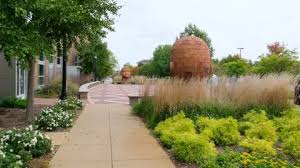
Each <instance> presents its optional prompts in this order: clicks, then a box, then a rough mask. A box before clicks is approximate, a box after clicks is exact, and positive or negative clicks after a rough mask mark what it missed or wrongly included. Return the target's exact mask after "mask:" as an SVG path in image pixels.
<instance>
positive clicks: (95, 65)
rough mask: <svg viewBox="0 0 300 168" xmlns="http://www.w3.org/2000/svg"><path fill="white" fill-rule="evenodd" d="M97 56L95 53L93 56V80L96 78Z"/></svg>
mask: <svg viewBox="0 0 300 168" xmlns="http://www.w3.org/2000/svg"><path fill="white" fill-rule="evenodd" d="M96 63H97V56H96V55H95V56H94V81H96V80H97V76H96V73H97V64H96Z"/></svg>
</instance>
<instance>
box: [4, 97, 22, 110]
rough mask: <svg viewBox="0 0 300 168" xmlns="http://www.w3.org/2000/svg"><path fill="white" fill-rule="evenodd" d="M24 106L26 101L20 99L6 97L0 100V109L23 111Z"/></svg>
mask: <svg viewBox="0 0 300 168" xmlns="http://www.w3.org/2000/svg"><path fill="white" fill-rule="evenodd" d="M26 106H27V101H26V99H21V98H16V97H6V98H4V99H2V100H0V107H5V108H20V109H25V108H26Z"/></svg>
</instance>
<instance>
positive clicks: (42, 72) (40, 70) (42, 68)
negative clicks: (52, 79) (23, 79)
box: [39, 65, 45, 76]
mask: <svg viewBox="0 0 300 168" xmlns="http://www.w3.org/2000/svg"><path fill="white" fill-rule="evenodd" d="M44 71H45V70H44V65H39V76H44V75H45V74H44Z"/></svg>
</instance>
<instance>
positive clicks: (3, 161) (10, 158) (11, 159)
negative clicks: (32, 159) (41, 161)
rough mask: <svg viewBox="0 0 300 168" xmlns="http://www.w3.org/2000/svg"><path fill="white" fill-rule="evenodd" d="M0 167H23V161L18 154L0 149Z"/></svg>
mask: <svg viewBox="0 0 300 168" xmlns="http://www.w3.org/2000/svg"><path fill="white" fill-rule="evenodd" d="M0 167H3V168H23V167H24V163H23V161H22V160H21V158H20V157H19V156H17V155H15V154H12V153H6V152H4V151H2V150H0Z"/></svg>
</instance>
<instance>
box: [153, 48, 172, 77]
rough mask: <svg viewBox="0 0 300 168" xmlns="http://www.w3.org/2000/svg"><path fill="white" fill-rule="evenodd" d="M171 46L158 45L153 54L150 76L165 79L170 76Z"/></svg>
mask: <svg viewBox="0 0 300 168" xmlns="http://www.w3.org/2000/svg"><path fill="white" fill-rule="evenodd" d="M171 49H172V46H171V45H160V46H158V47H157V48H156V49H155V51H154V52H153V60H152V62H151V64H152V66H153V68H152V69H153V74H152V76H158V77H165V76H170V58H171Z"/></svg>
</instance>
